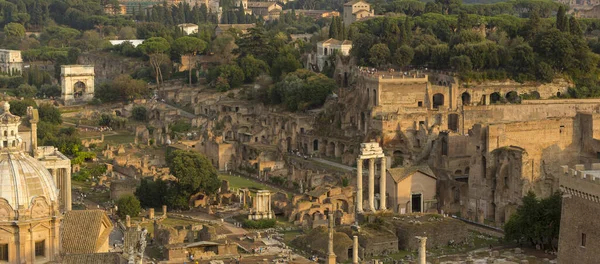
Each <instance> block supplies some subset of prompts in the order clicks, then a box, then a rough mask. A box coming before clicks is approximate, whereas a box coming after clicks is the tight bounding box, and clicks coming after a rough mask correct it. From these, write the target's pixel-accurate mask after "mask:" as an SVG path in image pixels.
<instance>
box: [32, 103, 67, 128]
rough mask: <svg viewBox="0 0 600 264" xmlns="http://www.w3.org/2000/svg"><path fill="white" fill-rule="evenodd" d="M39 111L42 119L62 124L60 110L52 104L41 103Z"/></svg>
mask: <svg viewBox="0 0 600 264" xmlns="http://www.w3.org/2000/svg"><path fill="white" fill-rule="evenodd" d="M38 113H39V115H40V121H44V122H48V123H50V124H54V125H59V124H62V116H61V114H60V110H58V108H56V107H54V106H52V105H51V104H42V105H40V106H39V108H38Z"/></svg>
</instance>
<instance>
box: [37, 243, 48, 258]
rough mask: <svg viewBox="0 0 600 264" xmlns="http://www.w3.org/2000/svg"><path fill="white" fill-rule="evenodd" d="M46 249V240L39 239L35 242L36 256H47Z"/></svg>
mask: <svg viewBox="0 0 600 264" xmlns="http://www.w3.org/2000/svg"><path fill="white" fill-rule="evenodd" d="M45 250H46V241H45V240H42V241H38V242H35V256H36V257H45V256H46V254H45V252H44V251H45Z"/></svg>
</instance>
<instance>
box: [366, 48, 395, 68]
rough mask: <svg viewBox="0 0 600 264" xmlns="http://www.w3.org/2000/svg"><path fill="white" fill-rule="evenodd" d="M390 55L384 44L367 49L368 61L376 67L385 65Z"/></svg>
mask: <svg viewBox="0 0 600 264" xmlns="http://www.w3.org/2000/svg"><path fill="white" fill-rule="evenodd" d="M390 55H391V54H390V49H389V48H388V46H387V45H386V44H385V43H379V44H375V45H373V47H371V48H370V49H369V61H370V62H371V63H373V64H374V65H376V66H377V67H381V66H383V65H385V64H387V63H388V61H389V59H390Z"/></svg>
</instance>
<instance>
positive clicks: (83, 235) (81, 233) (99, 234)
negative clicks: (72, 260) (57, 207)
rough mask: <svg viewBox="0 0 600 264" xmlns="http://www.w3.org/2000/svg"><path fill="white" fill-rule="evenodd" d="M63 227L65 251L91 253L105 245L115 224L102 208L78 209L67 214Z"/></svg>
mask: <svg viewBox="0 0 600 264" xmlns="http://www.w3.org/2000/svg"><path fill="white" fill-rule="evenodd" d="M62 227H63V232H62V239H61V248H62V251H63V252H64V253H66V254H91V253H96V252H98V250H99V249H100V248H101V247H102V246H103V245H104V243H105V242H106V239H107V238H108V235H109V234H110V232H111V230H112V228H113V225H112V223H111V222H110V220H109V219H108V217H107V216H106V213H105V212H104V211H102V210H76V211H68V212H67V213H66V214H65V218H64V220H63V224H62ZM80 263H83V262H80Z"/></svg>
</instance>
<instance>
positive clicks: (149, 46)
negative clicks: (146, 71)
mask: <svg viewBox="0 0 600 264" xmlns="http://www.w3.org/2000/svg"><path fill="white" fill-rule="evenodd" d="M138 48H139V49H140V50H141V51H142V52H143V53H144V54H146V55H147V56H148V57H149V58H150V60H149V61H150V65H151V66H152V67H153V68H154V71H155V74H156V84H157V85H159V86H160V83H161V82H160V81H161V80H163V76H162V70H161V68H160V66H161V65H162V64H163V63H164V62H165V61H167V60H168V59H169V58H168V57H167V56H166V55H165V53H167V51H169V49H170V48H171V46H170V45H169V42H168V41H167V40H166V39H164V38H161V37H152V38H149V39H146V40H145V41H144V42H143V43H142V44H140V45H139V47H138Z"/></svg>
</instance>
